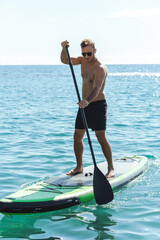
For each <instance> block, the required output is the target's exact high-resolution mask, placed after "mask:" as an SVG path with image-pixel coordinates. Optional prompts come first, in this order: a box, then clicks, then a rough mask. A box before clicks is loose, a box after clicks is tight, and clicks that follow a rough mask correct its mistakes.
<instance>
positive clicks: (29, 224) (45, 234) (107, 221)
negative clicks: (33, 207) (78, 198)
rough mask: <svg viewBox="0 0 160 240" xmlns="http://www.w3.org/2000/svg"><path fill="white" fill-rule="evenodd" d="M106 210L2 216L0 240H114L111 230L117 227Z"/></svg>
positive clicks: (93, 208) (85, 208)
mask: <svg viewBox="0 0 160 240" xmlns="http://www.w3.org/2000/svg"><path fill="white" fill-rule="evenodd" d="M108 210H109V208H104V207H99V206H95V205H94V204H93V205H92V204H88V205H85V206H84V205H83V206H78V207H72V209H71V208H70V209H65V210H63V211H62V210H58V211H56V212H51V213H38V214H30V215H24V214H21V215H12V216H5V215H2V218H1V220H0V238H1V237H3V239H14V240H16V239H29V240H31V239H39V240H40V239H42V240H58V239H60V240H62V239H63V240H66V239H67V240H68V239H74V240H76V239H77V240H78V239H95V240H103V239H110V240H113V239H115V238H114V236H112V233H111V230H110V227H111V226H113V225H116V224H117V223H116V222H115V221H114V220H113V219H112V215H111V214H109V213H108V212H109V211H108Z"/></svg>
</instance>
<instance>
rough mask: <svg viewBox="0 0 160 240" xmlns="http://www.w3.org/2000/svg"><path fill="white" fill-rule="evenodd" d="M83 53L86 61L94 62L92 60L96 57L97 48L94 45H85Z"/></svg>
mask: <svg viewBox="0 0 160 240" xmlns="http://www.w3.org/2000/svg"><path fill="white" fill-rule="evenodd" d="M82 55H83V57H84V58H85V60H86V61H88V62H92V60H93V59H94V58H95V49H93V47H92V46H87V47H84V48H82Z"/></svg>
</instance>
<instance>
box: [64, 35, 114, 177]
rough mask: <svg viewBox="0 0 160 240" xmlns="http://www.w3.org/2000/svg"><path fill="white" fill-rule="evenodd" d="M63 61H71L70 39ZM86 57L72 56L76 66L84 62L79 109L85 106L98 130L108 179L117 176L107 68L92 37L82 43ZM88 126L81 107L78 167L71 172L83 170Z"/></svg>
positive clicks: (90, 124)
mask: <svg viewBox="0 0 160 240" xmlns="http://www.w3.org/2000/svg"><path fill="white" fill-rule="evenodd" d="M61 45H62V52H61V61H62V63H64V64H68V63H69V62H68V57H67V53H66V49H65V47H66V46H68V47H69V43H68V41H67V40H66V41H63V42H62V43H61ZM81 49H82V56H79V57H77V58H73V57H72V58H71V61H72V64H73V65H78V64H81V73H82V78H83V85H82V101H81V102H79V103H78V105H79V108H84V111H85V115H86V119H87V124H88V127H89V128H91V129H92V130H93V131H95V134H96V137H97V139H98V141H99V143H100V145H101V148H102V151H103V154H104V156H105V158H106V160H107V162H108V172H107V174H106V177H107V178H111V177H114V176H115V175H114V168H113V161H112V149H111V146H110V144H109V142H108V140H107V138H106V111H107V103H106V100H105V94H104V87H105V83H106V78H107V68H106V66H105V65H104V64H102V63H100V62H99V60H98V59H97V58H96V56H95V53H96V48H95V44H94V42H93V41H92V40H90V39H85V40H83V41H82V42H81ZM84 134H85V128H84V124H83V120H82V117H81V112H80V109H79V110H78V113H77V118H76V123H75V132H74V152H75V156H76V160H77V166H76V167H75V168H74V169H72V170H71V171H69V172H68V173H67V175H76V174H78V173H82V172H83V160H82V157H83V149H84V147H83V137H84Z"/></svg>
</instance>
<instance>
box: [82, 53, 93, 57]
mask: <svg viewBox="0 0 160 240" xmlns="http://www.w3.org/2000/svg"><path fill="white" fill-rule="evenodd" d="M92 53H93V52H82V56H83V57H85V56H86V55H87V56H88V57H90V56H92Z"/></svg>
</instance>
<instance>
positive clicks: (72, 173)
mask: <svg viewBox="0 0 160 240" xmlns="http://www.w3.org/2000/svg"><path fill="white" fill-rule="evenodd" d="M80 173H83V169H78V168H74V169H72V170H70V171H69V172H67V173H66V175H70V176H75V175H77V174H80Z"/></svg>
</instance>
